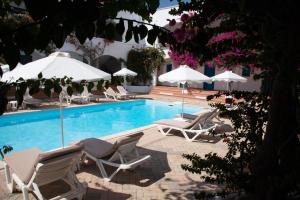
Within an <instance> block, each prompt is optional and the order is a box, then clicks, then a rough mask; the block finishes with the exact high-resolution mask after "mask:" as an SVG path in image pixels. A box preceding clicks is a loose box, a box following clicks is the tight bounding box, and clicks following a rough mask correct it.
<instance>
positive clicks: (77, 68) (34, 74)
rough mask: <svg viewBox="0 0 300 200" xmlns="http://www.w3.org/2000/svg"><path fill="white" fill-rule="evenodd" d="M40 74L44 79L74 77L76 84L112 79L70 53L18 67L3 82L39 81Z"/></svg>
mask: <svg viewBox="0 0 300 200" xmlns="http://www.w3.org/2000/svg"><path fill="white" fill-rule="evenodd" d="M39 73H42V74H43V77H44V78H53V77H56V78H64V77H65V76H67V77H72V78H73V81H74V82H80V81H81V80H87V81H95V80H99V78H100V79H104V80H110V79H111V76H110V74H108V73H106V72H104V71H101V70H99V69H97V68H95V67H92V66H90V65H88V64H86V63H83V62H80V61H79V60H75V59H73V58H71V57H70V54H68V53H64V52H55V53H53V54H51V55H50V56H48V57H45V58H42V59H39V60H36V61H33V62H30V63H27V64H25V65H23V66H22V67H16V68H15V69H13V70H12V71H10V73H9V74H8V75H7V76H3V77H2V79H1V81H16V80H18V79H19V78H21V77H22V78H23V79H25V80H27V79H37V78H38V75H39Z"/></svg>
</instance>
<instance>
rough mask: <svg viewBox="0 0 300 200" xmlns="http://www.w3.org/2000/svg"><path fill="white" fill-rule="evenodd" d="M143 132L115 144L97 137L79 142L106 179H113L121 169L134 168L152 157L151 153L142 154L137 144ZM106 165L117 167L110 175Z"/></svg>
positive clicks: (123, 138) (125, 137)
mask: <svg viewBox="0 0 300 200" xmlns="http://www.w3.org/2000/svg"><path fill="white" fill-rule="evenodd" d="M142 136H143V133H142V132H140V133H136V134H132V135H127V136H124V137H121V138H120V139H118V140H117V141H116V142H115V143H114V144H112V143H109V142H106V141H104V140H100V139H96V138H88V139H85V140H82V141H80V142H79V143H78V144H79V145H81V146H83V151H84V154H85V156H86V157H87V158H90V159H92V160H94V161H95V162H96V165H97V166H98V168H99V170H100V173H101V175H102V177H103V178H104V180H105V181H111V179H112V178H113V177H114V176H115V175H116V174H117V173H118V172H119V171H120V170H122V169H123V170H126V169H134V168H135V167H136V166H138V165H140V164H141V163H143V162H145V161H146V160H148V159H150V157H151V156H150V155H140V154H139V152H138V151H137V148H136V144H137V143H138V141H139V139H140V138H141V137H142ZM105 165H107V166H111V167H114V168H116V170H115V171H114V172H113V173H112V174H110V175H108V174H107V171H106V170H105V167H104V166H105Z"/></svg>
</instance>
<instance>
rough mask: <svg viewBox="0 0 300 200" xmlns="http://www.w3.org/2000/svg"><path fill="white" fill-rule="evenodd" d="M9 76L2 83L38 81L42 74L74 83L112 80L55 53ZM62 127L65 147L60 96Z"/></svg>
mask: <svg viewBox="0 0 300 200" xmlns="http://www.w3.org/2000/svg"><path fill="white" fill-rule="evenodd" d="M9 73H10V74H9V76H3V77H2V79H1V81H11V82H12V81H16V80H18V79H19V78H21V77H22V78H23V79H25V80H27V79H37V78H38V75H39V74H40V73H42V75H43V77H44V78H53V77H56V78H64V77H65V76H67V77H72V78H73V80H72V81H74V82H80V81H82V80H86V81H88V82H91V81H97V80H100V79H103V80H110V79H111V76H110V74H108V73H106V72H104V71H101V70H100V69H97V68H95V67H92V66H90V65H88V64H86V63H83V62H80V61H78V60H75V59H73V58H71V57H70V54H68V53H65V52H55V53H53V54H51V55H50V56H48V57H45V58H42V59H39V60H36V61H33V62H30V63H27V64H26V65H23V66H20V67H16V68H15V69H14V70H12V71H11V72H9ZM60 127H61V140H62V141H61V143H62V146H63V147H64V129H63V108H62V96H61V94H60Z"/></svg>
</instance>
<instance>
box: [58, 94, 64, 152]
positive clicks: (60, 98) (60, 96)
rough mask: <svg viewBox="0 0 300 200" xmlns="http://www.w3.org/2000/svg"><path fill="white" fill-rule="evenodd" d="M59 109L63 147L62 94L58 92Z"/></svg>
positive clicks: (62, 143)
mask: <svg viewBox="0 0 300 200" xmlns="http://www.w3.org/2000/svg"><path fill="white" fill-rule="evenodd" d="M59 110H60V130H61V145H62V147H63V148H64V146H65V141H64V119H63V117H64V116H63V107H62V94H61V93H60V94H59Z"/></svg>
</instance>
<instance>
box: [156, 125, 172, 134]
mask: <svg viewBox="0 0 300 200" xmlns="http://www.w3.org/2000/svg"><path fill="white" fill-rule="evenodd" d="M158 130H159V132H161V134H163V135H165V136H167V135H168V134H169V133H170V131H171V130H172V129H171V128H169V129H168V130H167V132H165V131H164V129H163V128H162V127H161V126H158Z"/></svg>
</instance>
